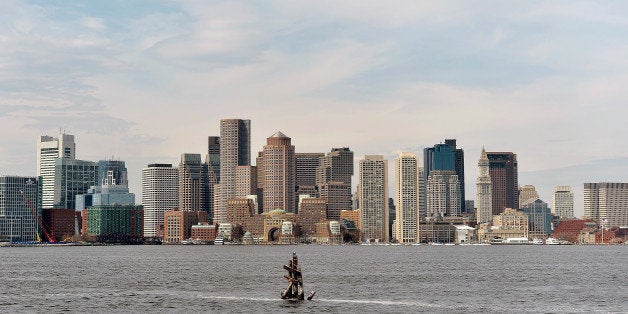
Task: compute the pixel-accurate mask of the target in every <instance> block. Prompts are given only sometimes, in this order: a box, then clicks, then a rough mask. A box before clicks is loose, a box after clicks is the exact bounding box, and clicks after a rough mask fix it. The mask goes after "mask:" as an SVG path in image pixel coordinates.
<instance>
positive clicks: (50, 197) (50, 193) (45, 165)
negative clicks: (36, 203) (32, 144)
mask: <svg viewBox="0 0 628 314" xmlns="http://www.w3.org/2000/svg"><path fill="white" fill-rule="evenodd" d="M75 151H76V144H75V143H74V135H70V134H65V133H60V134H59V137H58V138H54V137H51V136H48V135H44V136H41V137H40V138H39V141H38V142H37V176H38V177H41V182H40V184H41V188H42V191H41V194H42V200H41V203H42V207H43V208H53V207H54V187H55V182H54V177H55V159H57V158H67V159H74V157H75Z"/></svg>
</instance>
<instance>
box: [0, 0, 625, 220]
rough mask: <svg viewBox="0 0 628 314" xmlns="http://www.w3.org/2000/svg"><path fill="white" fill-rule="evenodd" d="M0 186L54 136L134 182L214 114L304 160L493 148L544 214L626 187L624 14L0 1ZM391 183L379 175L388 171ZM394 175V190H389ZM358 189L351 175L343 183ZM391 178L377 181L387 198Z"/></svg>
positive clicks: (471, 188)
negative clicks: (509, 161) (511, 163)
mask: <svg viewBox="0 0 628 314" xmlns="http://www.w3.org/2000/svg"><path fill="white" fill-rule="evenodd" d="M1 7H2V9H1V10H0V131H1V132H2V133H3V136H2V138H1V139H0V154H1V156H2V158H0V174H20V175H34V174H35V171H36V169H35V168H36V167H35V164H36V163H35V158H36V156H35V147H36V139H37V137H38V136H39V135H41V134H49V135H55V134H57V133H58V130H59V128H62V129H65V130H67V132H68V133H71V134H74V135H75V136H76V142H77V157H78V158H81V159H89V160H98V159H104V158H110V157H111V156H115V157H116V158H120V159H122V160H125V161H127V163H128V166H129V168H130V171H131V173H130V174H129V179H130V181H131V188H132V190H133V191H134V192H135V193H137V194H138V195H139V194H140V190H139V179H140V178H139V174H140V169H141V168H142V167H144V166H145V165H147V164H148V163H153V162H172V163H175V164H176V163H178V158H179V155H180V154H181V153H184V152H197V153H202V152H204V151H205V150H206V137H207V136H208V135H215V134H218V131H219V130H218V122H219V120H220V119H221V118H228V117H241V118H250V119H251V120H252V128H253V137H252V145H253V148H254V150H255V151H258V150H261V149H262V146H263V144H264V141H265V138H266V137H268V136H270V135H272V134H273V133H274V132H275V131H276V130H281V131H283V132H284V133H286V134H287V135H289V136H290V137H292V139H293V143H294V144H295V146H296V149H297V151H299V152H326V151H329V149H330V148H331V147H336V146H349V147H351V148H352V149H353V150H354V151H355V154H356V158H358V159H359V158H361V157H362V156H363V155H366V154H383V155H385V156H386V157H387V158H388V159H390V160H391V165H392V164H393V163H392V159H393V158H394V157H395V156H396V155H397V154H398V152H400V151H404V150H409V151H415V152H420V150H421V149H422V148H423V147H426V146H431V145H433V144H435V143H439V142H441V141H443V140H444V139H445V138H456V139H458V143H459V146H461V147H463V148H464V149H465V155H466V170H467V171H466V181H467V199H473V198H474V193H475V177H476V172H477V170H476V163H477V159H478V157H479V154H480V150H481V148H482V146H485V147H486V149H487V150H488V151H513V152H515V153H517V155H518V159H519V165H520V167H519V169H520V184H521V185H523V184H533V185H536V186H537V189H538V190H539V193H540V194H541V196H542V198H543V199H544V200H546V201H547V202H551V197H550V195H551V190H552V188H553V186H554V185H572V186H573V188H574V190H575V193H576V195H577V199H576V213H577V214H579V215H580V214H582V183H584V182H589V181H624V182H625V181H627V180H628V178H627V176H628V171H627V170H628V169H627V168H628V166H627V164H628V145H626V144H627V140H626V138H625V137H624V135H625V134H626V131H627V130H628V128H627V127H626V125H625V121H626V119H627V118H628V107H627V106H625V103H626V99H628V89H627V88H626V86H628V74H627V73H628V71H627V70H628V59H626V57H625V56H626V55H628V37H626V34H628V3H626V2H623V1H605V2H594V1H585V2H581V1H552V2H544V1H342V2H339V1H242V2H236V1H229V2H218V1H181V2H172V1H163V2H160V1H85V2H78V1H77V2H73V3H68V2H63V1H11V0H9V1H3V2H2V4H1ZM391 173H392V169H391ZM391 179H392V178H391ZM355 180H357V177H356V178H354V181H355ZM392 182H393V181H392V180H391V181H390V183H391V185H392Z"/></svg>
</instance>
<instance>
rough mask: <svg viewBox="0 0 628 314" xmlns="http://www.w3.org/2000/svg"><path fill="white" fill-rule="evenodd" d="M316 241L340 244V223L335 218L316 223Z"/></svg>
mask: <svg viewBox="0 0 628 314" xmlns="http://www.w3.org/2000/svg"><path fill="white" fill-rule="evenodd" d="M315 227H316V243H318V244H340V243H341V242H342V235H341V233H340V223H339V222H338V221H335V220H331V221H321V222H318V223H316V226H315Z"/></svg>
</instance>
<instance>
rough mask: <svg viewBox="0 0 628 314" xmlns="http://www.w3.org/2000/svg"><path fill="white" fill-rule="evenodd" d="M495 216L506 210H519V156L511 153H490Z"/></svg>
mask: <svg viewBox="0 0 628 314" xmlns="http://www.w3.org/2000/svg"><path fill="white" fill-rule="evenodd" d="M486 156H487V157H488V160H489V174H490V175H491V189H492V190H491V193H492V196H493V202H492V203H493V215H499V214H500V213H501V212H503V211H504V209H505V208H519V179H518V178H519V172H518V165H517V155H516V154H514V153H510V152H488V153H486Z"/></svg>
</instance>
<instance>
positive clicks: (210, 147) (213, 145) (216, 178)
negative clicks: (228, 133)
mask: <svg viewBox="0 0 628 314" xmlns="http://www.w3.org/2000/svg"><path fill="white" fill-rule="evenodd" d="M205 162H206V163H207V165H208V167H209V170H210V171H211V172H210V176H209V178H210V180H212V181H213V183H214V184H216V183H218V182H220V137H219V136H208V137H207V158H206V160H205Z"/></svg>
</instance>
